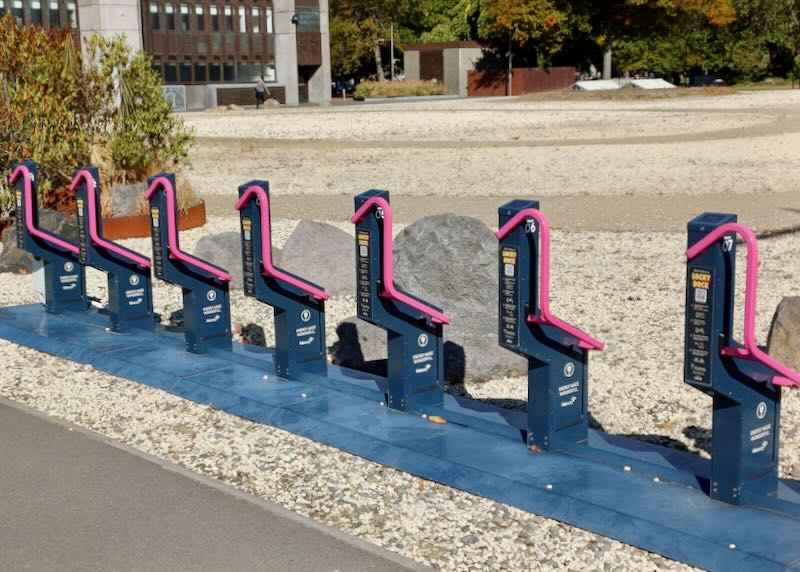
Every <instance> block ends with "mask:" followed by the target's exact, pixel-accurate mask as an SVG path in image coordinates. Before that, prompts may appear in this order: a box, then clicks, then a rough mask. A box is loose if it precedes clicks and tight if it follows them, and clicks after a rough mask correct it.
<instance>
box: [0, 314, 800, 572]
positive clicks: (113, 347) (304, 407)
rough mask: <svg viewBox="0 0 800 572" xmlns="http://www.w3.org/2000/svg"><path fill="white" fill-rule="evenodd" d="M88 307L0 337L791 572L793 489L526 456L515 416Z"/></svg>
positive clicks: (596, 447)
mask: <svg viewBox="0 0 800 572" xmlns="http://www.w3.org/2000/svg"><path fill="white" fill-rule="evenodd" d="M106 325H107V317H106V316H102V315H99V314H98V313H97V312H95V311H89V312H83V313H68V314H64V315H59V316H54V315H49V314H46V313H45V311H44V308H43V307H41V306H39V305H28V306H17V307H11V308H0V337H2V338H5V339H7V340H10V341H13V342H15V343H18V344H21V345H24V346H28V347H31V348H35V349H38V350H40V351H44V352H47V353H50V354H53V355H56V356H60V357H65V358H68V359H71V360H73V361H77V362H80V363H89V364H92V365H93V366H94V367H95V368H97V369H98V370H101V371H105V372H108V373H112V374H114V375H118V376H120V377H124V378H127V379H130V380H133V381H137V382H140V383H144V384H147V385H150V386H153V387H157V388H160V389H163V390H165V391H168V392H170V393H173V394H175V395H179V396H181V397H185V398H187V399H191V400H193V401H197V402H199V403H208V404H213V405H214V406H216V407H218V408H220V409H222V410H224V411H227V412H230V413H233V414H236V415H239V416H242V417H245V418H248V419H252V420H253V421H257V422H260V423H267V424H269V425H273V426H275V427H280V428H282V429H285V430H287V431H290V432H292V433H296V434H298V435H302V436H304V437H307V438H310V439H313V440H315V441H319V442H322V443H325V444H328V445H331V446H334V447H337V448H340V449H343V450H345V451H349V452H351V453H353V454H355V455H359V456H361V457H365V458H367V459H371V460H373V461H376V462H379V463H383V464H385V465H389V466H392V467H395V468H397V469H400V470H403V471H406V472H409V473H413V474H415V475H419V476H421V477H424V478H427V479H430V480H434V481H437V482H440V483H444V484H447V485H450V486H453V487H456V488H458V489H462V490H465V491H469V492H471V493H475V494H478V495H481V496H484V497H487V498H491V499H494V500H497V501H500V502H503V503H507V504H509V505H512V506H515V507H518V508H521V509H523V510H526V511H530V512H533V513H536V514H539V515H542V516H547V517H551V518H555V519H557V520H560V521H563V522H566V523H569V524H572V525H575V526H578V527H580V528H583V529H586V530H591V531H593V532H597V533H599V534H602V535H604V536H608V537H611V538H615V539H618V540H620V541H622V542H626V543H628V544H632V545H635V546H639V547H641V548H644V549H646V550H650V551H653V552H658V553H660V554H663V555H664V556H667V557H670V558H674V559H677V560H681V561H683V562H687V563H689V564H693V565H695V566H700V567H703V568H707V569H712V570H726V571H727V570H748V571H750V570H785V569H791V568H796V569H800V542H798V540H800V515H798V514H797V511H798V507H800V484H799V483H798V482H796V481H784V482H782V483H781V487H780V493H779V495H778V496H776V497H775V498H774V499H772V500H771V501H770V503H771V504H770V506H769V507H766V508H765V507H749V506H748V507H734V506H729V505H726V504H723V503H720V502H716V501H712V500H710V499H709V498H708V497H707V496H706V494H705V493H704V491H703V487H704V486H705V484H704V483H706V482H707V476H706V475H707V473H708V462H707V461H703V460H702V459H700V458H698V457H696V456H694V455H690V454H687V453H683V452H679V451H675V450H672V449H665V448H662V447H658V446H655V445H651V444H649V443H644V442H641V441H636V440H632V439H627V438H624V437H620V436H610V435H606V434H603V433H598V432H592V434H591V436H590V445H591V446H590V447H575V448H574V450H569V451H566V452H563V453H553V452H545V453H532V452H530V451H528V450H527V448H526V447H525V444H524V440H523V437H522V428H523V427H524V422H525V419H524V416H523V415H522V414H520V413H516V412H510V411H503V410H498V409H495V408H492V407H490V406H488V405H486V404H481V403H476V402H471V401H469V400H465V399H463V398H457V397H454V396H447V397H446V399H445V406H444V407H443V408H436V409H431V410H430V411H427V412H426V413H427V414H429V415H434V414H435V415H440V416H442V417H445V418H446V419H448V421H449V422H448V423H445V424H436V423H431V422H429V421H428V420H427V419H425V418H424V417H423V416H421V415H420V414H414V413H398V412H395V411H391V410H389V409H387V408H386V407H384V406H382V405H381V403H382V402H383V391H382V387H383V386H384V383H385V381H384V380H383V379H381V378H378V377H375V376H370V375H367V374H364V373H360V372H355V371H352V370H348V369H345V368H340V367H337V366H330V367H329V372H328V377H317V376H306V377H304V378H303V379H302V381H286V380H281V379H279V378H277V377H276V376H275V375H274V367H273V360H272V354H271V352H269V351H268V350H265V349H264V348H255V347H251V346H242V345H240V344H234V346H235V347H234V351H233V352H224V351H213V352H211V353H209V354H206V355H201V356H198V355H191V354H188V353H186V352H185V351H184V346H183V336H182V334H180V333H177V332H167V331H164V330H161V329H159V330H158V331H156V332H134V333H129V334H115V333H112V332H108V331H106V328H105V327H106Z"/></svg>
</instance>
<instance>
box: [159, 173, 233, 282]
mask: <svg viewBox="0 0 800 572" xmlns="http://www.w3.org/2000/svg"><path fill="white" fill-rule="evenodd" d="M159 189H163V190H164V194H166V196H167V233H168V236H167V248H168V249H169V257H170V258H174V259H175V260H178V261H180V262H183V263H184V264H187V265H189V266H194V267H195V268H198V269H200V270H203V271H205V272H207V273H209V274H211V276H213V277H214V278H216V279H217V280H219V281H220V282H230V281H231V275H230V274H228V273H227V272H225V271H224V270H221V269H219V268H217V267H216V266H212V265H211V264H209V263H207V262H204V261H202V260H200V259H199V258H195V257H194V256H191V255H189V254H186V253H185V252H183V251H181V249H180V248H178V247H177V244H178V223H177V221H176V220H175V189H173V188H172V183H171V182H170V180H169V179H167V178H166V177H156V178H155V179H154V180H153V183H152V184H151V185H150V187H149V188H148V189H147V192H146V193H145V194H144V198H146V199H148V200H150V198H151V197H152V196H153V195H155V194H156V193H157V192H158V191H159Z"/></svg>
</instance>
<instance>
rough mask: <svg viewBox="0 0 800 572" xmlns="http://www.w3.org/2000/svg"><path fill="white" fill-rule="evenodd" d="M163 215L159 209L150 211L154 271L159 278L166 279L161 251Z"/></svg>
mask: <svg viewBox="0 0 800 572" xmlns="http://www.w3.org/2000/svg"><path fill="white" fill-rule="evenodd" d="M160 217H161V213H160V212H159V210H158V207H152V208H151V209H150V220H152V222H153V228H152V231H153V270H154V271H155V274H156V276H157V277H159V278H161V279H162V280H163V279H164V256H163V253H162V250H161V246H162V243H161V241H162V237H161V220H159V219H160Z"/></svg>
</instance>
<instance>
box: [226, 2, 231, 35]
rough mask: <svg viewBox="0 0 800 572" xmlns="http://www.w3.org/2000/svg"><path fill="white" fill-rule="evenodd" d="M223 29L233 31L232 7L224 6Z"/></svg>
mask: <svg viewBox="0 0 800 572" xmlns="http://www.w3.org/2000/svg"><path fill="white" fill-rule="evenodd" d="M225 31H226V32H233V9H232V8H231V7H230V6H225Z"/></svg>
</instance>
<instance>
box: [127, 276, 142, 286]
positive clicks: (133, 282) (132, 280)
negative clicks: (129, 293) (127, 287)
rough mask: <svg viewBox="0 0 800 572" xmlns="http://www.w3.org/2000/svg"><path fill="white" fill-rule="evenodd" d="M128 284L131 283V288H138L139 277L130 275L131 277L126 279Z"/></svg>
mask: <svg viewBox="0 0 800 572" xmlns="http://www.w3.org/2000/svg"><path fill="white" fill-rule="evenodd" d="M128 282H130V283H131V286H138V285H139V277H138V276H136V274H131V277H130V278H128Z"/></svg>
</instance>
